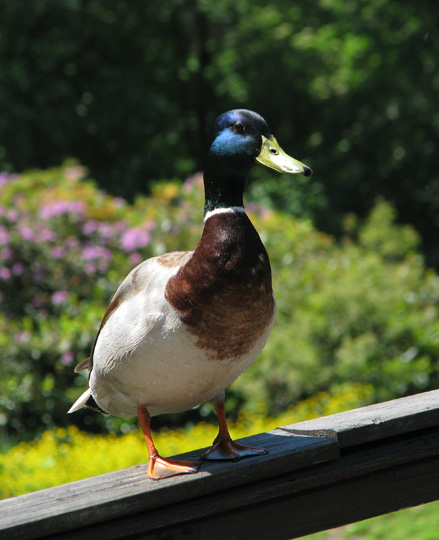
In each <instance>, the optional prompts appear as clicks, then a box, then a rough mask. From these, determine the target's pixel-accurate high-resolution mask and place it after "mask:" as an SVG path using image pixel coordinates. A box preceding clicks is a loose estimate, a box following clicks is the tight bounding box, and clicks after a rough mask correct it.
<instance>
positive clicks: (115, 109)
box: [0, 0, 439, 265]
mask: <svg viewBox="0 0 439 540" xmlns="http://www.w3.org/2000/svg"><path fill="white" fill-rule="evenodd" d="M0 4H1V9H2V18H1V20H0V68H1V69H0V107H1V110H2V111H3V114H2V115H1V116H0V163H1V165H2V166H3V168H5V169H6V170H8V171H13V170H24V169H27V168H30V167H47V166H49V165H54V164H59V163H60V162H61V161H62V160H63V159H64V158H65V157H66V156H75V157H77V158H79V159H80V160H81V162H82V163H84V164H85V165H87V166H88V167H89V168H90V171H91V174H92V176H93V177H95V178H96V179H97V181H98V182H99V184H100V185H101V186H103V187H105V188H106V189H108V190H109V191H111V192H112V193H113V194H119V195H124V196H127V197H133V196H134V195H135V194H136V193H138V192H142V191H145V189H147V186H148V185H149V184H150V183H151V181H152V180H154V179H163V178H174V177H180V178H182V177H184V176H185V175H186V174H187V173H188V172H193V171H194V170H196V169H199V168H201V167H202V156H203V144H204V138H205V135H206V131H207V129H208V127H209V125H210V123H211V121H212V120H213V118H214V116H216V115H217V114H218V113H220V112H222V111H223V110H226V109H228V108H231V107H241V106H245V107H248V108H252V109H255V110H257V111H258V112H260V113H261V114H262V115H263V116H264V117H266V118H267V119H268V121H269V123H270V125H271V126H272V128H273V130H274V131H275V133H276V136H277V137H278V138H279V140H281V141H282V142H283V144H284V146H285V147H286V150H287V151H290V152H291V153H292V154H293V155H298V156H299V157H300V158H301V159H303V160H304V161H308V162H309V164H310V165H311V166H312V167H313V168H314V169H315V171H316V174H315V175H314V177H313V178H312V179H310V180H309V181H307V182H306V183H304V184H303V185H302V186H301V187H300V189H301V190H304V191H306V192H308V193H309V194H310V196H306V197H301V198H300V204H298V203H297V194H298V192H299V191H300V190H299V189H290V190H289V191H288V193H287V194H285V193H284V189H283V187H282V182H283V180H282V179H280V181H279V187H278V188H277V189H276V186H274V185H271V186H268V187H267V188H266V189H261V188H259V189H257V190H256V191H255V193H256V194H257V193H260V194H261V196H262V197H264V198H265V199H267V198H268V199H270V200H272V201H275V203H276V204H281V206H282V207H283V208H284V209H287V210H289V211H292V212H294V213H295V214H300V213H301V214H306V215H310V216H311V217H313V218H314V219H315V221H316V223H317V224H318V226H319V227H321V228H324V229H325V230H327V231H330V232H332V233H340V232H341V230H342V225H341V224H342V221H343V215H344V214H345V213H346V212H351V211H353V212H356V213H358V214H360V215H362V216H365V215H366V214H367V212H368V211H369V210H370V208H371V207H372V205H373V203H374V201H375V199H376V197H377V196H378V195H383V196H385V197H386V198H387V199H389V200H392V201H394V202H395V203H396V206H397V208H398V215H399V216H400V219H401V220H402V221H406V222H411V223H413V224H414V225H415V226H416V227H417V229H418V230H419V231H420V232H421V233H422V238H423V245H424V251H425V252H426V253H427V254H428V261H429V263H430V264H436V265H438V264H439V248H438V247H437V245H436V241H435V239H436V236H437V234H438V232H439V217H438V216H439V212H438V210H439V172H438V171H439V167H438V157H437V156H438V152H437V145H438V143H437V140H438V133H439V113H438V112H437V95H438V90H439V75H438V70H437V58H438V57H439V33H438V32H437V23H438V12H437V6H436V4H435V3H434V2H433V1H432V0H426V1H424V2H422V3H419V2H414V1H410V2H404V3H400V2H397V1H396V0H386V1H384V0H367V1H366V0H350V1H349V2H346V1H342V0H318V1H317V2H312V3H310V2H306V1H305V0H298V1H297V2H295V3H294V4H289V3H285V2H284V1H282V0H272V1H271V2H270V3H269V4H267V3H266V2H264V1H262V0H253V1H251V2H250V0H234V1H233V2H232V1H231V0H223V1H222V2H216V3H212V2H209V1H208V0H168V2H162V3H152V2H144V1H142V0H132V1H131V2H129V3H128V2H124V1H122V0H114V1H113V2H111V3H108V2H105V1H104V0H88V1H87V2H85V1H82V0H34V1H33V2H31V3H29V2H27V1H26V0H15V1H14V2H8V1H7V0H0ZM293 144H294V147H293ZM260 178H261V177H258V175H257V174H256V175H255V177H254V182H256V183H262V182H261V179H260ZM264 178H265V177H264Z"/></svg>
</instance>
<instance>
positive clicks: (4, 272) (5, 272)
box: [0, 266, 11, 281]
mask: <svg viewBox="0 0 439 540" xmlns="http://www.w3.org/2000/svg"><path fill="white" fill-rule="evenodd" d="M10 277H11V271H10V269H9V268H8V267H7V266H3V267H2V268H0V279H1V280H2V281H6V280H8V279H9V278H10Z"/></svg>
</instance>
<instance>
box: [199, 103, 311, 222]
mask: <svg viewBox="0 0 439 540" xmlns="http://www.w3.org/2000/svg"><path fill="white" fill-rule="evenodd" d="M255 163H260V164H261V165H264V166H265V167H269V168H271V169H274V170H276V171H278V172H281V173H286V174H304V175H305V176H310V175H311V174H312V171H311V169H310V168H309V167H307V166H306V165H304V164H303V163H301V162H300V161H298V160H297V159H294V158H292V157H290V156H289V155H288V154H286V153H285V152H284V151H283V150H282V148H281V147H280V146H279V144H278V142H277V141H276V139H275V138H274V136H273V134H272V133H271V131H270V128H269V127H268V125H267V122H266V121H265V120H264V119H263V118H262V116H260V115H259V114H257V113H255V112H253V111H248V110H246V109H235V110H232V111H227V112H225V113H224V114H222V115H221V116H219V117H218V118H217V119H216V121H215V123H214V125H213V128H212V130H211V132H210V135H209V138H208V141H207V156H206V166H205V172H204V185H205V192H206V205H205V212H207V211H210V210H214V209H215V208H227V207H230V206H243V192H244V186H245V179H246V177H247V174H248V173H249V171H250V169H251V168H252V167H253V165H255Z"/></svg>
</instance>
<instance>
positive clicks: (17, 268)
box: [12, 262, 24, 276]
mask: <svg viewBox="0 0 439 540" xmlns="http://www.w3.org/2000/svg"><path fill="white" fill-rule="evenodd" d="M23 272H24V264H22V263H19V262H18V263H14V264H13V265H12V273H13V274H14V276H21V275H22V274H23Z"/></svg>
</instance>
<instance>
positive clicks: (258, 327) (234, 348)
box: [165, 213, 274, 360]
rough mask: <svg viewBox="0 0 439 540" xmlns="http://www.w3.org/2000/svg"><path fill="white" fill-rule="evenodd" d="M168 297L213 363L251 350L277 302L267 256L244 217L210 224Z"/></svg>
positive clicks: (224, 217) (225, 216)
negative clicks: (209, 353)
mask: <svg viewBox="0 0 439 540" xmlns="http://www.w3.org/2000/svg"><path fill="white" fill-rule="evenodd" d="M165 297H166V299H167V301H168V302H169V303H170V304H171V305H172V306H173V307H174V309H176V310H177V311H178V312H180V313H181V320H182V321H183V322H184V323H185V324H186V325H187V326H188V330H189V331H190V332H192V333H193V334H194V335H195V336H196V337H197V338H198V341H197V345H198V346H199V347H201V348H203V349H206V350H209V351H210V352H211V356H210V357H211V358H212V359H218V360H222V359H225V358H233V357H238V356H241V355H243V354H245V353H247V352H248V351H249V350H250V349H251V348H252V346H253V344H254V343H255V342H256V341H257V339H258V338H259V337H261V336H262V334H263V333H264V331H265V330H266V328H267V326H269V324H270V323H271V321H272V318H273V313H274V298H273V291H272V287H271V268H270V262H269V259H268V255H267V252H266V250H265V248H264V246H263V244H262V242H261V240H260V238H259V235H258V233H257V232H256V230H255V229H254V227H253V225H252V224H251V222H250V220H249V219H248V217H247V216H246V215H245V214H244V213H220V214H216V215H214V216H212V217H210V218H209V219H208V220H207V221H206V225H205V227H204V231H203V236H202V238H201V240H200V243H199V244H198V246H197V248H196V250H195V252H194V254H193V256H192V258H191V259H190V260H189V261H188V262H187V263H186V264H185V265H184V266H183V267H182V268H181V269H180V270H179V271H178V272H177V274H176V275H175V276H174V277H172V278H171V279H170V280H169V282H168V285H167V287H166V291H165Z"/></svg>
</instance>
